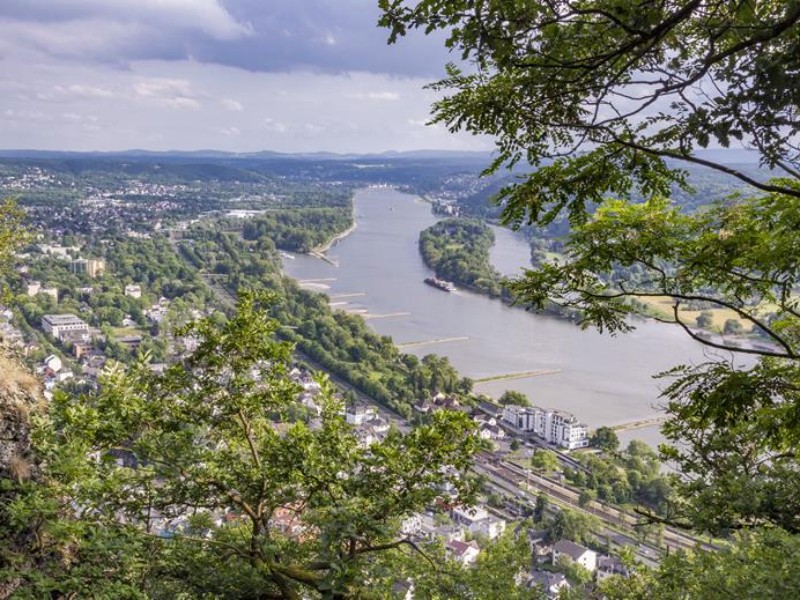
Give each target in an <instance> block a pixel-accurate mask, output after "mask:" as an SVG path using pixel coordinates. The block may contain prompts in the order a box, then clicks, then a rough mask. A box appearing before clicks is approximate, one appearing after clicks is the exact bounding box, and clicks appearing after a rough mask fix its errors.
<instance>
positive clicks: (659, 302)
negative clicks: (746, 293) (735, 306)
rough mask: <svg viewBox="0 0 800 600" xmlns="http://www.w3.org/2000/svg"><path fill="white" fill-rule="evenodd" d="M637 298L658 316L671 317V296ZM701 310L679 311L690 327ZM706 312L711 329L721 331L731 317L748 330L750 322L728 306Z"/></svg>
mask: <svg viewBox="0 0 800 600" xmlns="http://www.w3.org/2000/svg"><path fill="white" fill-rule="evenodd" d="M638 300H639V301H640V302H642V303H644V304H646V305H647V307H648V309H649V310H651V311H652V312H653V313H654V314H655V315H657V316H658V317H661V318H664V319H672V318H673V316H674V314H673V312H672V304H673V301H672V299H671V298H661V297H658V298H654V297H652V296H640V297H639V298H638ZM701 312H703V311H700V310H681V311H680V316H681V320H682V321H683V322H684V323H686V324H687V325H689V326H690V327H694V326H695V325H696V323H697V317H699V316H700V313H701ZM708 312H710V313H711V316H712V325H711V327H710V330H711V331H714V332H716V333H722V330H723V328H724V327H725V321H727V320H728V319H733V320H734V321H739V323H740V324H741V326H742V327H743V328H744V332H745V333H749V332H750V329H751V327H752V324H751V323H750V322H749V321H746V320H744V319H742V318H740V317H739V315H738V314H737V313H736V311H734V310H731V309H729V308H713V309H708Z"/></svg>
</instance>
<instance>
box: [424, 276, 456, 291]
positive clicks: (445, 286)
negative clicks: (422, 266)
mask: <svg viewBox="0 0 800 600" xmlns="http://www.w3.org/2000/svg"><path fill="white" fill-rule="evenodd" d="M425 283H427V284H428V285H432V286H433V287H435V288H438V289H440V290H443V291H445V292H455V291H456V286H454V285H453V284H452V283H450V282H449V281H444V280H442V279H437V278H436V277H426V278H425Z"/></svg>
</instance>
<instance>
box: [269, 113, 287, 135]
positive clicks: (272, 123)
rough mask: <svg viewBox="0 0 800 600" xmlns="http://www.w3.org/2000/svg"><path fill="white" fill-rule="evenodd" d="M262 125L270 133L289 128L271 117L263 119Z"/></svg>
mask: <svg viewBox="0 0 800 600" xmlns="http://www.w3.org/2000/svg"><path fill="white" fill-rule="evenodd" d="M263 127H264V129H266V130H267V131H268V132H270V133H286V132H287V131H289V128H288V127H287V126H286V125H285V124H284V123H281V122H280V121H276V120H275V119H273V118H271V117H267V118H266V119H264V122H263Z"/></svg>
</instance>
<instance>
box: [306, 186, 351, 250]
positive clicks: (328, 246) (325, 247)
mask: <svg viewBox="0 0 800 600" xmlns="http://www.w3.org/2000/svg"><path fill="white" fill-rule="evenodd" d="M350 202H351V205H352V208H351V210H350V218H351V219H352V221H353V224H352V225H350V227H348V228H347V229H345V230H344V231H342V232H341V233H337V234H336V235H334V236H333V237H332V238H331V239H329V240H328V241H327V242H325V243H323V244H320V245H319V246H317V247H316V248H312V249H311V250H310V251H309V252H308V254H311V255H312V256H314V255H323V256H324V255H325V253H326V252H327V251H328V250H330V249H331V247H332V246H333V245H334V244H335V243H336V242H338V241H340V240H343V239H344V238H346V237H347V236H348V235H350V234H351V233H353V232H354V231H355V230H356V229H357V228H358V222H357V221H356V202H355V197H353V198H351V200H350Z"/></svg>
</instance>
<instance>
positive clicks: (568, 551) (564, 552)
mask: <svg viewBox="0 0 800 600" xmlns="http://www.w3.org/2000/svg"><path fill="white" fill-rule="evenodd" d="M562 556H565V557H567V558H568V559H569V560H570V561H571V562H574V563H577V564H579V565H581V566H582V567H583V568H585V569H586V570H587V571H589V572H590V573H594V571H595V570H596V569H597V552H595V551H594V550H589V549H588V548H584V547H583V546H581V545H580V544H576V543H575V542H571V541H569V540H559V541H557V542H556V543H555V544H554V545H553V563H556V562H557V561H558V559H559V558H561V557H562Z"/></svg>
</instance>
